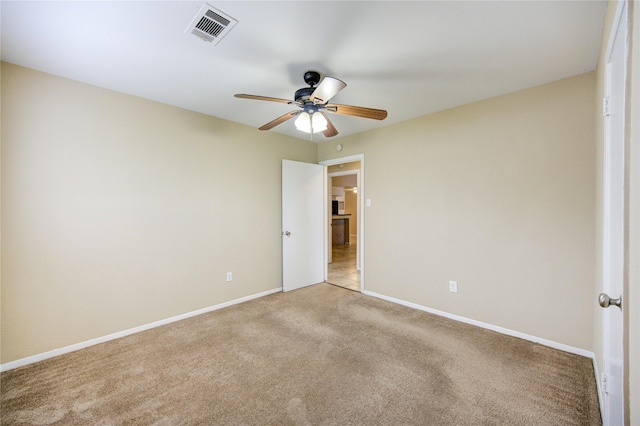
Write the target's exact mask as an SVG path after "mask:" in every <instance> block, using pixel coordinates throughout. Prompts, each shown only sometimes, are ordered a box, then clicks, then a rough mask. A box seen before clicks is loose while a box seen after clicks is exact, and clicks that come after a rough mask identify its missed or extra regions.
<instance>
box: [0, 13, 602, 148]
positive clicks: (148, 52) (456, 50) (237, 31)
mask: <svg viewBox="0 0 640 426" xmlns="http://www.w3.org/2000/svg"><path fill="white" fill-rule="evenodd" d="M203 3H204V2H202V1H195V2H192V1H162V2H151V1H136V2H121V1H111V2H95V1H72V2H58V1H45V2H31V1H17V2H14V1H2V2H1V3H0V7H1V10H0V13H1V17H2V60H3V61H7V62H10V63H14V64H17V65H21V66H25V67H29V68H33V69H36V70H40V71H44V72H48V73H51V74H55V75H59V76H63V77H67V78H71V79H74V80H78V81H82V82H85V83H89V84H93V85H96V86H100V87H104V88H108V89H112V90H116V91H119V92H124V93H128V94H132V95H136V96H140V97H143V98H147V99H152V100H155V101H159V102H163V103H166V104H170V105H175V106H179V107H182V108H186V109H189V110H193V111H198V112H201V113H204V114H208V115H212V116H216V117H220V118H224V119H227V120H231V121H235V122H238V123H243V124H247V125H250V126H253V127H259V126H261V125H263V124H265V123H267V122H269V121H271V120H272V119H274V118H276V117H278V116H280V115H282V114H284V113H286V112H288V111H291V110H292V107H291V106H289V105H286V104H279V103H271V102H262V101H254V100H246V99H236V98H234V97H233V95H234V94H235V93H249V94H255V95H263V96H272V97H279V98H286V99H293V95H294V92H295V91H296V90H297V89H299V88H301V87H305V86H306V84H305V83H304V80H303V78H302V76H303V74H304V72H305V71H307V70H317V71H320V72H321V73H322V74H323V75H330V76H333V77H336V78H339V79H341V80H343V81H345V82H346V83H347V85H348V86H347V87H346V88H345V89H344V90H342V91H341V92H340V93H339V94H338V95H337V96H336V97H335V98H333V99H332V101H331V102H332V103H340V104H347V105H357V106H365V107H371V108H379V109H386V110H387V111H388V112H389V115H388V117H387V119H386V120H384V121H376V120H370V119H365V118H360V117H348V116H341V115H336V114H332V115H330V117H331V120H332V121H333V123H334V125H335V126H336V127H337V129H338V131H339V132H340V134H339V135H338V136H336V137H334V138H333V139H336V138H340V137H343V136H346V135H350V134H354V133H358V132H362V131H366V130H369V129H374V128H378V127H381V126H388V125H390V124H393V123H398V122H401V121H404V120H408V119H411V118H414V117H418V116H423V115H427V114H431V113H434V112H437V111H442V110H445V109H449V108H453V107H456V106H459V105H463V104H467V103H470V102H474V101H478V100H482V99H487V98H491V97H494V96H498V95H501V94H505V93H510V92H514V91H517V90H521V89H524V88H529V87H534V86H537V85H540V84H543V83H547V82H550V81H554V80H558V79H562V78H565V77H570V76H573V75H577V74H581V73H584V72H588V71H592V70H594V69H595V66H596V61H597V56H598V52H599V46H600V39H601V32H602V26H603V21H604V14H605V8H606V2H604V1H505V2H489V1H470V2H462V1H407V2H404V1H402V2H401V1H389V2H386V1H251V2H250V1H233V2H224V1H209V4H211V5H212V6H213V7H215V8H217V9H219V10H220V11H222V12H224V13H226V14H228V15H230V16H232V17H233V18H235V19H237V20H238V21H239V22H238V24H237V25H236V26H235V28H233V29H232V30H231V31H230V32H229V34H228V35H227V36H226V37H225V38H224V39H222V40H221V41H220V43H219V44H218V45H217V46H214V45H212V44H211V43H207V42H204V41H202V40H201V39H199V38H197V37H196V36H194V35H192V34H190V33H185V29H186V27H187V25H188V24H189V23H190V22H191V20H192V19H193V18H194V16H195V15H196V13H197V12H198V10H199V9H200V7H201V6H202V4H203ZM293 108H294V109H295V107H293ZM271 131H276V132H280V133H283V134H288V135H291V136H295V137H300V138H304V139H308V138H309V135H308V134H304V133H301V132H299V131H297V130H296V129H295V126H294V124H293V120H289V121H288V122H286V123H284V124H281V125H279V126H277V127H276V128H274V129H273V130H271ZM256 132H258V130H257V129H256ZM314 140H315V141H316V142H322V141H324V140H327V139H326V138H324V137H323V136H321V135H320V134H318V135H314Z"/></svg>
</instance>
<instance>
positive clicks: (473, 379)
mask: <svg viewBox="0 0 640 426" xmlns="http://www.w3.org/2000/svg"><path fill="white" fill-rule="evenodd" d="M0 379H1V386H2V388H1V394H2V395H1V399H2V405H1V409H2V411H1V423H2V424H3V425H14V424H15V425H18V424H37V425H45V424H73V425H82V424H87V425H89V424H90V425H124V424H126V425H151V424H154V425H196V424H197V425H214V424H216V425H217V424H229V425H250V424H254V425H276V424H277V425H401V424H404V425H545V426H547V425H599V424H600V413H599V409H598V401H597V395H596V388H595V380H594V374H593V367H592V363H591V360H590V359H588V358H584V357H580V356H576V355H572V354H568V353H565V352H561V351H557V350H554V349H550V348H548V347H545V346H541V345H538V344H535V343H531V342H528V341H524V340H521V339H517V338H512V337H508V336H504V335H501V334H498V333H494V332H491V331H488V330H484V329H481V328H476V327H473V326H470V325H466V324H462V323H458V322H455V321H451V320H448V319H445V318H441V317H438V316H434V315H431V314H428V313H425V312H421V311H417V310H414V309H410V308H407V307H403V306H399V305H395V304H392V303H389V302H386V301H383V300H379V299H376V298H372V297H368V296H366V295H363V294H360V293H357V292H353V291H349V290H345V289H342V288H338V287H335V286H331V285H328V284H319V285H315V286H311V287H307V288H304V289H301V290H296V291H293V292H290V293H278V294H274V295H271V296H267V297H264V298H261V299H257V300H254V301H251V302H246V303H243V304H240V305H236V306H232V307H230V308H225V309H221V310H218V311H215V312H211V313H208V314H204V315H200V316H197V317H193V318H190V319H187V320H184V321H180V322H176V323H173V324H169V325H166V326H163V327H160V328H156V329H153V330H149V331H146V332H143V333H138V334H135V335H132V336H128V337H125V338H122V339H118V340H114V341H111V342H107V343H104V344H101V345H97V346H93V347H90V348H88V349H84V350H81V351H77V352H74V353H70V354H67V355H63V356H60V357H57V358H52V359H50V360H47V361H43V362H40V363H36V364H32V365H28V366H25V367H21V368H18V369H15V370H11V371H7V372H5V373H2V376H1V378H0Z"/></svg>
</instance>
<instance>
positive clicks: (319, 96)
mask: <svg viewBox="0 0 640 426" xmlns="http://www.w3.org/2000/svg"><path fill="white" fill-rule="evenodd" d="M345 87H347V84H346V83H345V82H344V81H342V80H338V79H337V78H334V77H325V78H323V79H322V81H321V82H320V84H319V85H318V87H316V88H315V90H314V91H313V93H312V94H311V96H310V98H309V99H310V100H311V102H313V103H314V104H326V103H327V102H329V99H331V98H333V97H334V96H335V95H337V94H338V92H339V91H341V90H342V89H344V88H345Z"/></svg>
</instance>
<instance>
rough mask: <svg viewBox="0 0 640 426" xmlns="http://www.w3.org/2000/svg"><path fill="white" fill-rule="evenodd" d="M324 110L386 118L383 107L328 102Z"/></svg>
mask: <svg viewBox="0 0 640 426" xmlns="http://www.w3.org/2000/svg"><path fill="white" fill-rule="evenodd" d="M325 110H326V111H327V112H332V113H334V114H342V115H353V116H355V117H363V118H372V119H374V120H384V119H385V118H387V111H385V110H383V109H375V108H365V107H358V106H351V105H340V104H330V105H326V107H325Z"/></svg>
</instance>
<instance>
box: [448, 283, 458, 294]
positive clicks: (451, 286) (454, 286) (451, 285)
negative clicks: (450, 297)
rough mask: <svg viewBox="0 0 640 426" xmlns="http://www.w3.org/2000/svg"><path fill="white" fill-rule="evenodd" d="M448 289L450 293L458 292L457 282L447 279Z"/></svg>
mask: <svg viewBox="0 0 640 426" xmlns="http://www.w3.org/2000/svg"><path fill="white" fill-rule="evenodd" d="M449 291H450V292H451V293H457V292H458V283H457V282H456V281H449Z"/></svg>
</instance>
